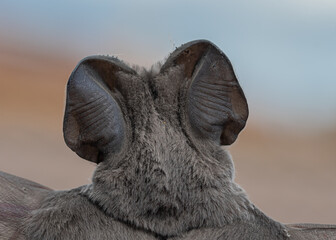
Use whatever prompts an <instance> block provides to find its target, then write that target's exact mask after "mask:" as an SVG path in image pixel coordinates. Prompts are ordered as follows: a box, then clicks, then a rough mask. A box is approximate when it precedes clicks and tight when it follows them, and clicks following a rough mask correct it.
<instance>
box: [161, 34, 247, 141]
mask: <svg viewBox="0 0 336 240" xmlns="http://www.w3.org/2000/svg"><path fill="white" fill-rule="evenodd" d="M172 66H183V67H184V74H185V78H186V79H190V85H189V88H188V90H187V99H186V101H187V104H186V112H187V116H188V119H189V122H190V124H191V126H192V127H193V129H194V130H195V132H196V133H197V134H198V135H199V136H201V137H203V138H206V139H210V140H212V141H215V142H217V143H219V144H221V145H230V144H232V143H233V142H234V141H235V140H236V138H237V136H238V134H239V132H240V131H241V130H242V129H243V128H244V127H245V124H246V121H247V118H248V105H247V101H246V98H245V95H244V93H243V90H242V89H241V87H240V85H239V83H238V80H237V78H236V76H235V74H234V71H233V68H232V65H231V63H230V61H229V59H228V58H227V57H226V56H225V54H224V53H223V52H222V51H221V50H220V49H218V47H216V46H215V45H214V44H212V43H211V42H209V41H206V40H198V41H193V42H189V43H187V44H184V45H182V46H181V47H180V48H178V49H176V50H175V52H173V53H172V54H171V55H170V57H169V58H168V60H167V62H166V63H165V64H164V65H163V67H162V69H161V71H162V72H164V71H165V70H166V69H168V68H169V67H172Z"/></svg>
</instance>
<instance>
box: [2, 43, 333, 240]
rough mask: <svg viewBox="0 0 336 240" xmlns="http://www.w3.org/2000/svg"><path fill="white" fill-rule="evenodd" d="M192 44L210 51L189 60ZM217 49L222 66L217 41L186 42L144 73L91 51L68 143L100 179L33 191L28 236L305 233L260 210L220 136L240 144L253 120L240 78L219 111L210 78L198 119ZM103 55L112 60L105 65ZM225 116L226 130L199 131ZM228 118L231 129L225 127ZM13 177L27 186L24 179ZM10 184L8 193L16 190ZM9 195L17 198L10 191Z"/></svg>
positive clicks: (174, 237)
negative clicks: (237, 176)
mask: <svg viewBox="0 0 336 240" xmlns="http://www.w3.org/2000/svg"><path fill="white" fill-rule="evenodd" d="M195 46H196V47H199V48H195ZM181 49H182V50H181ZM186 49H187V50H188V51H191V52H192V53H197V54H198V53H199V52H198V51H201V53H199V55H197V54H196V55H190V57H188V58H186V59H187V60H189V59H191V60H192V59H196V60H197V61H196V60H195V62H194V63H189V62H190V61H189V62H184V63H185V64H181V63H180V62H179V61H186V60H185V57H184V55H183V56H182V58H181V53H182V54H185V52H186ZM199 49H201V50H199ZM204 49H205V50H204ZM207 49H210V50H209V51H210V52H211V51H212V52H211V54H212V53H214V55H216V57H217V58H218V57H219V58H220V60H218V62H219V64H221V61H224V62H223V64H224V63H225V64H226V63H227V62H228V59H224V57H223V56H225V55H224V54H222V53H221V52H220V50H219V49H218V48H216V47H215V46H214V45H213V44H212V43H210V42H208V41H196V42H191V43H188V44H186V45H184V46H182V47H181V48H179V49H177V50H176V51H175V52H174V53H173V54H172V56H171V57H170V58H169V59H168V60H167V62H166V64H164V65H163V66H162V68H161V71H160V72H143V71H142V73H141V74H139V73H136V72H134V71H133V70H131V69H129V68H128V67H127V66H125V65H124V64H123V63H122V62H120V61H119V60H117V59H114V58H107V57H93V58H88V59H86V60H83V61H82V62H81V63H80V64H79V65H78V66H77V68H76V69H75V70H74V72H73V74H72V76H71V77H70V80H69V84H68V95H67V107H66V114H65V122H64V126H65V128H64V132H65V140H66V142H67V144H68V145H69V147H70V148H71V149H73V150H74V151H76V153H77V154H78V155H80V156H82V157H83V158H86V159H88V160H90V161H94V162H97V163H99V164H98V167H97V169H96V171H95V173H94V176H93V182H92V184H90V185H87V186H82V187H80V188H77V189H73V190H69V191H60V192H54V191H51V190H43V191H42V193H41V194H37V195H36V196H35V195H31V196H30V197H32V198H34V197H36V199H37V200H36V201H35V200H34V201H35V203H34V204H33V205H32V207H30V208H29V209H28V210H25V211H24V213H23V214H22V216H20V217H17V218H15V217H14V219H16V220H17V221H18V222H19V224H18V226H20V228H19V229H20V230H19V233H17V234H19V235H20V237H21V239H27V240H28V239H29V240H30V239H34V240H42V239H43V240H58V239H59V240H61V239H62V240H63V239H69V240H70V239H71V240H72V239H73V240H75V239H103V240H104V239H106V240H107V239H118V240H122V239H124V240H128V239H143V240H145V239H146V240H147V239H148V240H150V239H171V240H187V239H193V240H201V239H204V240H205V239H207V240H209V239H223V240H224V239H228V240H229V239H230V240H235V239H288V238H289V234H288V231H289V232H291V231H292V232H293V233H294V235H295V234H296V237H297V238H290V239H301V238H298V237H299V236H300V234H298V233H297V231H296V230H295V229H294V228H289V227H286V226H284V225H282V224H280V223H278V222H276V221H274V220H272V219H270V218H268V217H267V216H265V215H264V214H263V213H262V212H261V211H259V210H258V209H257V208H256V207H255V206H254V205H253V204H252V203H251V202H250V201H249V200H248V198H247V196H246V194H245V193H244V191H243V190H242V189H241V188H240V187H239V186H238V185H237V184H236V183H235V182H234V166H233V162H232V160H231V157H230V155H229V154H228V153H227V152H226V150H224V149H223V148H221V147H220V142H221V143H223V142H229V143H232V141H234V140H235V139H236V137H237V135H238V133H239V131H240V130H241V129H242V127H244V125H245V121H246V119H247V113H248V112H247V105H246V103H245V102H244V101H246V100H245V97H244V96H243V93H242V91H241V89H240V87H239V84H238V82H236V83H235V82H230V83H229V84H225V89H226V88H230V89H231V86H234V88H232V89H231V90H230V89H229V90H228V95H225V96H224V97H221V98H220V99H226V98H227V97H228V96H229V97H230V98H232V99H229V103H230V104H225V107H223V108H222V110H218V109H217V107H218V106H220V105H219V103H222V102H220V101H219V100H218V101H217V100H216V99H217V97H216V96H214V95H213V94H215V93H214V92H213V91H217V88H218V87H216V88H213V87H211V85H209V84H208V85H204V84H203V83H202V84H203V86H206V89H208V92H207V91H204V92H202V94H205V93H209V97H208V98H206V99H205V100H204V101H210V100H211V103H209V102H200V104H204V106H208V107H209V109H208V110H204V108H200V111H203V110H204V112H203V113H200V114H203V115H204V116H205V117H204V118H205V120H202V119H198V117H199V115H195V112H194V111H196V110H195V109H197V108H196V107H194V106H193V105H191V104H190V103H188V101H191V100H190V99H191V98H192V99H196V100H197V96H199V95H197V93H195V92H192V90H190V89H191V87H190V86H194V85H195V84H196V83H197V84H198V82H197V81H201V80H203V79H205V78H204V77H202V78H201V80H197V76H198V75H197V74H200V73H202V74H203V73H204V74H205V75H207V73H208V71H209V70H208V68H209V67H208V65H206V64H205V65H204V64H203V65H200V64H199V65H197V62H198V61H199V59H205V61H209V60H208V59H207V58H208V57H209V56H212V55H211V54H210V55H209V54H208V52H209V51H208V50H207ZM193 51H194V52H193ZM202 51H203V52H202ZM206 51H208V52H206ZM188 54H189V52H188ZM225 58H226V57H225ZM96 59H98V60H97V61H96ZM106 61H107V62H106ZM97 62H98V63H99V64H105V65H104V66H102V65H99V66H98V67H97V68H99V70H96V69H97V68H96V66H97V65H96V64H98V63H97ZM102 62H103V63H102ZM215 62H216V63H217V60H216V61H215ZM85 64H87V65H85ZM188 64H189V65H188ZM190 64H191V65H192V66H190ZM225 64H224V65H223V66H224V67H225V69H226V70H225V71H230V69H229V70H227V69H228V68H227V66H228V65H225ZM228 64H229V62H228ZM204 66H205V67H204ZM219 66H220V68H223V66H222V65H219ZM230 66H231V65H230ZM230 66H229V67H230ZM188 69H189V70H188ZM195 69H196V70H197V72H196V70H195ZM106 71H108V74H107V73H106ZM188 71H190V72H189V73H187V72H188ZM202 71H203V72H202ZM102 72H103V73H104V74H103V73H102ZM195 72H196V73H195ZM199 72H200V73H199ZM190 74H191V75H190ZM229 75H230V74H229ZM109 76H113V79H112V80H111V79H110V78H109ZM200 76H203V75H200ZM211 76H215V77H216V75H211ZM221 76H222V75H220V77H221ZM232 76H234V75H230V81H231V80H232ZM83 78H84V79H85V80H81V79H83ZM97 79H98V80H97ZM106 79H107V80H106ZM192 79H196V80H192ZM211 79H212V78H211ZM78 81H80V82H78ZM193 81H194V82H196V83H194V82H193ZM78 84H82V85H81V86H80V87H78ZM83 84H84V85H83ZM193 84H194V85H193ZM211 84H215V83H211ZM219 87H220V86H219ZM90 91H91V92H90ZM193 91H194V90H193ZM209 91H210V92H209ZM93 92H94V93H93ZM110 96H112V97H110ZM88 98H90V99H88ZM218 98H219V97H218ZM233 98H234V99H233ZM102 99H104V102H102V101H103V100H102ZM201 99H203V98H201ZM209 99H210V100H209ZM196 100H195V101H196ZM198 101H202V100H200V99H198ZM231 101H242V102H241V103H236V102H233V103H232V102H231ZM96 102H98V103H99V104H97V105H94V104H95V103H96ZM188 104H189V105H188ZM234 104H236V106H234ZM237 104H238V105H239V106H238V105H237ZM111 105H113V107H110V106H111ZM88 106H90V107H88ZM227 106H231V110H230V109H229V110H227ZM233 108H234V109H233ZM202 109H203V110H202ZM223 109H224V110H223ZM213 111H214V112H213ZM216 111H217V112H218V111H223V112H224V113H223V114H220V113H217V112H216ZM228 111H229V112H228ZM106 113H108V114H111V113H113V114H114V115H113V117H111V116H110V115H108V116H106V115H105V114H106ZM214 113H216V114H214ZM206 114H209V115H211V116H210V117H208V118H207V116H206ZM230 114H231V115H230ZM212 115H213V116H212ZM230 116H231V117H230ZM191 117H192V118H193V119H192V120H191V119H190V118H191ZM229 118H230V119H229ZM106 119H107V120H106ZM232 119H234V120H232ZM219 120H221V121H222V122H223V124H222V125H218V126H219V127H218V126H217V125H216V127H214V128H211V129H210V130H206V131H203V130H199V129H198V128H202V127H204V126H206V124H208V123H209V122H213V121H216V122H218V121H219ZM230 121H231V122H230ZM237 121H238V122H239V124H236V122H237ZM225 124H226V125H225ZM227 125H230V126H231V127H230V128H229V129H225V127H226V126H227ZM101 126H104V128H102V127H101ZM195 126H197V127H195ZM115 128H117V130H115ZM218 131H221V132H218ZM222 131H223V132H222ZM219 137H220V139H219ZM226 137H227V138H226ZM111 142H113V146H112V144H111ZM116 145H117V146H118V147H115V146H116ZM6 176H7V175H6ZM11 179H14V180H13V182H16V183H14V185H15V186H19V187H17V189H19V188H20V187H22V186H26V183H25V182H23V183H21V180H20V179H19V178H16V177H11ZM20 184H21V185H22V186H21V185H20ZM1 185H2V184H0V186H1ZM1 188H2V187H0V197H1V196H3V194H4V193H5V191H8V190H2V189H1ZM46 191H47V194H46ZM13 194H14V195H15V194H17V193H15V192H14V193H13ZM1 202H2V204H3V203H6V202H7V203H8V202H9V200H8V199H3V198H0V204H1ZM36 202H37V203H38V204H36ZM17 205H21V206H27V204H25V203H22V202H20V203H18V204H17ZM29 206H30V205H29ZM0 209H1V207H0ZM17 209H19V208H17ZM15 211H16V210H15ZM3 212H4V211H2V212H1V210H0V216H1V214H3ZM12 212H13V210H12ZM5 219H9V218H8V217H6V218H5ZM8 221H9V220H8ZM2 222H6V220H0V230H3V231H5V230H6V231H8V232H7V233H5V234H4V233H0V236H2V238H1V239H12V238H11V236H12V235H13V231H14V230H13V229H15V226H12V225H8V224H7V225H4V226H2V225H1V223H2ZM293 229H294V230H293ZM330 229H333V230H334V233H335V232H336V230H335V228H334V227H330ZM3 231H1V232H3ZM1 234H2V235H1ZM19 235H17V236H19ZM309 236H310V235H307V236H306V237H308V238H306V239H310V238H309ZM333 236H336V235H332V236H331V235H330V238H328V239H335V238H332V237H333ZM311 239H315V238H311ZM326 239H327V238H326Z"/></svg>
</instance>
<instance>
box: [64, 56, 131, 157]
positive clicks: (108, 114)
mask: <svg viewBox="0 0 336 240" xmlns="http://www.w3.org/2000/svg"><path fill="white" fill-rule="evenodd" d="M120 71H122V72H126V73H130V74H134V71H133V70H132V69H130V68H128V67H126V66H123V64H122V63H121V62H120V61H119V60H117V59H114V58H109V57H103V56H93V57H88V58H85V59H83V60H82V61H81V62H80V63H79V64H78V65H77V67H76V68H75V69H74V71H73V72H72V74H71V76H70V78H69V81H68V84H67V95H66V107H65V114H64V122H63V133H64V140H65V142H66V144H67V145H68V147H69V148H70V149H72V150H73V151H74V152H76V153H77V154H78V155H79V156H80V157H82V158H84V159H86V160H89V161H92V162H95V163H99V162H100V161H101V160H102V157H103V156H104V155H105V154H107V153H110V152H111V151H117V150H119V149H120V148H121V145H122V143H123V140H124V137H125V121H124V118H123V114H122V111H121V109H120V106H119V105H118V102H117V101H116V98H115V96H116V95H117V94H118V90H117V85H118V72H120Z"/></svg>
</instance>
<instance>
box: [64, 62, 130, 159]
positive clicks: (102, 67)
mask: <svg viewBox="0 0 336 240" xmlns="http://www.w3.org/2000/svg"><path fill="white" fill-rule="evenodd" d="M106 64H108V66H107V65H106ZM111 69H112V71H111ZM118 71H122V72H125V73H128V74H136V72H135V71H134V70H133V69H131V68H130V67H128V66H127V65H125V64H124V63H123V62H121V61H120V60H118V59H116V58H113V57H107V56H89V57H86V58H84V59H82V60H81V61H80V62H79V63H78V64H77V65H76V67H75V69H74V70H73V71H72V73H71V75H70V77H69V80H68V83H67V89H66V106H65V112H64V118H63V137H64V141H65V143H66V145H67V146H68V147H69V148H70V149H71V150H72V151H74V152H75V153H76V154H77V155H78V156H80V157H81V158H84V159H85V160H88V161H91V162H94V163H99V162H100V161H102V156H103V155H105V154H106V153H107V152H106V151H107V150H106V148H107V147H108V148H109V150H117V148H116V146H114V145H113V142H117V141H118V140H122V139H123V136H122V137H120V136H116V138H115V137H113V138H111V139H110V140H111V142H110V143H109V144H107V145H106V147H103V148H102V145H101V142H102V141H101V140H102V139H98V140H97V141H89V142H87V141H83V140H82V139H80V137H79V136H80V134H81V133H80V126H79V122H78V117H76V116H74V115H73V112H72V111H73V107H71V106H70V105H71V104H70V103H71V102H73V99H72V100H70V99H71V96H70V95H71V94H70V92H71V91H72V97H74V95H73V93H74V92H73V91H74V90H73V89H74V87H75V86H77V87H78V86H80V85H82V86H86V85H85V84H84V80H80V79H82V77H83V76H90V77H89V78H90V79H91V80H90V81H92V83H93V84H94V85H97V86H99V87H100V88H101V89H102V90H103V91H104V94H106V95H110V97H111V98H112V99H113V104H114V105H115V108H117V109H118V112H120V115H121V116H120V119H122V118H123V117H122V115H123V114H122V111H121V109H120V106H118V105H119V104H118V102H117V101H116V99H115V97H114V96H113V94H112V90H111V89H109V87H111V86H113V84H108V83H107V82H105V81H106V79H103V81H100V80H98V79H97V78H96V77H98V78H101V77H102V78H112V77H113V76H112V75H114V73H115V72H118ZM106 73H107V74H106ZM80 75H82V76H80ZM115 77H116V76H115ZM85 81H87V80H85ZM107 81H110V82H111V80H109V79H107ZM112 82H113V81H112ZM83 84H84V85H83ZM77 87H75V89H76V88H77ZM76 91H77V90H76ZM85 95H86V94H85ZM90 95H91V94H90V93H89V92H88V97H89V96H90ZM82 103H85V101H84V102H82ZM77 104H78V102H77ZM122 124H123V125H124V124H125V122H123V123H122ZM123 128H125V127H123ZM105 139H106V138H105Z"/></svg>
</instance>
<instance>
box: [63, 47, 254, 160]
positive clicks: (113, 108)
mask: <svg viewBox="0 0 336 240" xmlns="http://www.w3.org/2000/svg"><path fill="white" fill-rule="evenodd" d="M247 117H248V106H247V102H246V99H245V96H244V93H243V91H242V89H241V87H240V85H239V83H238V80H237V78H236V76H235V74H234V71H233V68H232V65H231V63H230V61H229V59H228V58H227V57H226V56H225V55H224V53H223V52H222V51H221V50H220V49H218V48H217V47H216V46H215V45H214V44H212V43H211V42H209V41H205V40H199V41H193V42H189V43H187V44H184V45H182V46H181V47H179V48H177V49H176V50H175V51H174V52H173V53H172V54H171V55H170V56H169V58H168V59H167V61H166V62H165V63H164V64H163V65H162V66H161V69H160V71H159V72H158V73H153V72H142V73H138V72H136V71H135V70H133V69H132V68H130V67H128V66H127V65H125V64H124V63H123V62H121V61H120V60H118V59H116V58H113V57H105V56H92V57H87V58H85V59H83V60H82V61H81V62H80V63H79V64H78V65H77V67H76V68H75V70H74V71H73V72H72V74H71V76H70V79H69V82H68V85H67V97H66V109H65V116H64V139H65V142H66V144H67V145H68V146H69V147H70V148H71V149H72V150H73V151H75V152H76V153H77V154H78V155H79V156H80V157H82V158H84V159H86V160H89V161H92V162H95V163H100V162H103V161H110V162H113V161H115V164H113V165H114V166H117V165H118V164H123V163H120V162H119V161H122V160H123V159H124V158H125V155H127V152H128V151H129V150H130V149H132V148H138V147H139V146H138V145H139V143H140V142H141V143H143V142H147V144H148V145H152V146H147V149H149V151H153V152H155V151H156V150H158V151H159V152H158V153H157V154H155V153H152V155H153V157H156V158H158V157H160V156H159V155H160V154H161V155H166V157H173V156H167V155H170V154H169V153H167V151H172V149H173V148H179V147H182V146H184V145H188V146H192V148H194V149H200V150H201V149H208V148H210V149H212V148H216V147H219V146H220V145H230V144H232V143H233V142H234V141H235V140H236V138H237V136H238V134H239V132H240V131H241V130H242V129H243V128H244V126H245V124H246V120H247ZM168 135H169V136H168ZM158 145H161V146H162V148H161V149H158ZM181 154H182V153H181ZM161 157H162V156H161ZM165 160H167V161H169V159H165ZM117 162H118V163H117Z"/></svg>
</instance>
